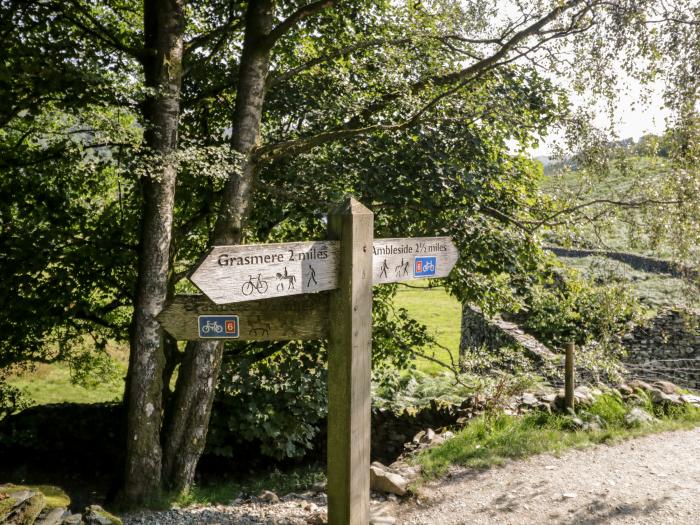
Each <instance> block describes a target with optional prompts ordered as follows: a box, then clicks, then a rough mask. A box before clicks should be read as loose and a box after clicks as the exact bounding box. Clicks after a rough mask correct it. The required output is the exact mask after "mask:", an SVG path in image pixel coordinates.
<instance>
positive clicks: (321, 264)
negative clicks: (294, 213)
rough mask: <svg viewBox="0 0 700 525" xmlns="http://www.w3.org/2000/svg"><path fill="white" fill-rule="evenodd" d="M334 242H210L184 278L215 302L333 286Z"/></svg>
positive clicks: (318, 289)
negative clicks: (198, 261) (202, 255)
mask: <svg viewBox="0 0 700 525" xmlns="http://www.w3.org/2000/svg"><path fill="white" fill-rule="evenodd" d="M337 260H338V243H337V242H329V241H310V242H290V243H279V244H250V245H238V246H214V247H213V248H212V249H211V251H210V252H209V253H208V254H207V255H206V257H204V259H203V260H202V262H201V263H200V264H199V265H198V266H197V268H195V270H194V271H193V272H192V274H191V275H190V281H192V282H193V283H194V284H195V286H197V287H198V288H199V289H200V290H201V291H202V293H204V295H206V296H207V297H209V299H211V300H212V301H213V302H214V303H216V304H228V303H236V302H239V301H255V300H259V299H269V298H272V297H284V296H288V295H296V294H306V293H316V292H321V291H324V290H332V289H334V288H336V286H337V281H338V271H337Z"/></svg>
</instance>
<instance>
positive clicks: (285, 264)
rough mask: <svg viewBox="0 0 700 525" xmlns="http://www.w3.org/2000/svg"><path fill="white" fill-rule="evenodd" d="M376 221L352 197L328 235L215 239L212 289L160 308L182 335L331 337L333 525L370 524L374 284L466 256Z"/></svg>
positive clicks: (435, 272)
mask: <svg viewBox="0 0 700 525" xmlns="http://www.w3.org/2000/svg"><path fill="white" fill-rule="evenodd" d="M373 223H374V215H373V214H372V212H371V211H370V210H368V209H367V208H365V207H364V206H363V205H362V204H360V203H359V202H358V201H356V200H355V199H353V198H348V199H346V200H345V202H344V203H343V204H341V205H340V206H339V207H338V208H336V209H335V210H333V211H332V212H331V213H330V214H329V216H328V240H326V241H312V242H295V243H282V244H263V245H243V246H215V247H214V248H212V249H211V251H210V252H209V253H208V254H207V255H206V256H205V257H204V258H203V259H202V261H201V262H200V263H199V265H198V266H197V267H196V268H195V269H194V271H193V272H192V274H191V275H190V280H191V281H192V282H193V283H194V284H195V285H196V286H197V287H198V288H199V289H200V290H201V291H202V292H203V293H204V296H201V295H180V296H176V297H175V298H174V300H172V301H171V302H170V303H169V304H168V305H167V306H166V307H165V308H164V309H163V311H162V312H161V313H160V314H159V315H158V320H159V322H160V323H161V325H162V326H163V328H164V329H165V330H166V331H167V332H168V333H169V334H170V335H172V336H173V337H174V338H175V339H177V340H188V341H189V340H196V339H243V340H248V341H273V340H277V341H284V340H295V339H328V487H327V492H328V522H329V524H330V525H366V524H367V523H369V465H370V415H371V412H370V411H371V399H370V379H371V352H372V285H373V284H383V283H392V282H398V281H406V280H411V279H421V278H438V277H446V276H447V275H448V274H449V273H450V270H452V267H453V266H454V265H455V263H456V262H457V257H458V252H457V249H456V248H455V246H454V245H453V244H452V241H451V239H450V238H449V237H418V238H405V239H376V240H374V239H373ZM205 296H206V297H205Z"/></svg>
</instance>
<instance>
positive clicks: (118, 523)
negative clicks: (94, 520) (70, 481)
mask: <svg viewBox="0 0 700 525" xmlns="http://www.w3.org/2000/svg"><path fill="white" fill-rule="evenodd" d="M87 511H88V513H92V514H95V515H97V516H98V517H100V518H104V519H106V520H109V522H110V523H111V525H123V524H122V520H121V518H118V517H117V516H115V515H114V514H112V513H110V512H107V511H106V510H105V509H103V508H102V507H100V506H99V505H90V506H89V507H88V508H87Z"/></svg>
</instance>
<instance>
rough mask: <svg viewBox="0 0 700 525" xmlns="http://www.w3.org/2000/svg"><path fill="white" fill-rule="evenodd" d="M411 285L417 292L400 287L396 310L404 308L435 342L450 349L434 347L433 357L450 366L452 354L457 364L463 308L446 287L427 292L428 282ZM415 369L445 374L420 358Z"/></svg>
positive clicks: (441, 368) (428, 289)
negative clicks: (450, 355)
mask: <svg viewBox="0 0 700 525" xmlns="http://www.w3.org/2000/svg"><path fill="white" fill-rule="evenodd" d="M409 284H410V285H411V286H416V288H413V287H411V288H409V287H406V286H399V289H398V291H397V292H396V306H397V307H400V308H405V309H406V310H407V311H408V313H409V314H410V315H411V317H413V318H414V319H416V320H417V321H419V322H421V323H423V324H424V325H426V326H427V327H428V331H429V332H430V333H431V334H432V335H433V336H434V337H435V340H436V341H437V342H438V343H439V344H440V345H441V346H443V347H445V348H446V349H447V350H445V349H443V348H440V347H435V348H433V349H430V350H429V353H430V354H434V356H435V357H436V358H437V359H440V360H441V361H444V362H446V363H449V362H450V357H449V355H448V351H449V353H450V354H452V356H453V358H454V359H455V362H456V361H457V357H458V355H459V338H460V323H461V319H462V305H461V304H460V303H459V301H457V299H455V298H454V297H452V296H451V295H449V294H448V293H447V292H446V291H445V289H444V288H443V287H435V288H428V287H427V282H426V281H416V282H411V283H409ZM416 366H417V368H418V370H420V371H421V372H425V373H427V374H430V375H435V374H437V373H440V372H444V370H445V369H444V368H443V367H441V366H440V365H438V364H437V363H433V362H432V361H428V360H426V359H422V358H420V357H419V358H418V359H417V361H416Z"/></svg>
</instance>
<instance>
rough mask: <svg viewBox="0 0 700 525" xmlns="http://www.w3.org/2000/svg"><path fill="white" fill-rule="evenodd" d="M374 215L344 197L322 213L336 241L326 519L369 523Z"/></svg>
mask: <svg viewBox="0 0 700 525" xmlns="http://www.w3.org/2000/svg"><path fill="white" fill-rule="evenodd" d="M373 228H374V215H373V214H372V212H371V211H370V210H368V209H367V208H365V207H364V206H363V205H362V204H360V203H359V202H358V201H357V200H355V199H353V198H351V197H350V198H348V199H346V201H345V202H344V203H343V204H342V205H341V206H339V207H338V208H336V209H335V210H333V211H332V212H331V213H330V214H329V217H328V235H329V239H330V240H339V241H340V255H339V257H340V259H339V275H338V289H337V290H335V291H334V292H331V300H330V334H329V346H328V485H327V492H328V523H329V525H367V524H368V523H369V463H370V415H371V400H370V381H371V350H372V242H373V237H374V233H373Z"/></svg>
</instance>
